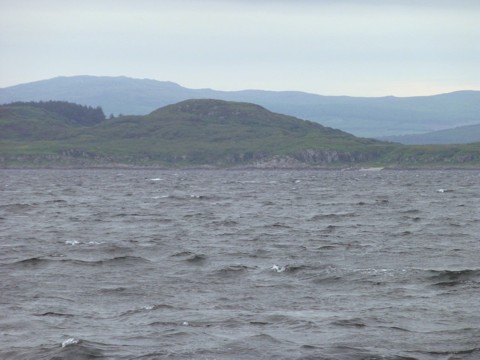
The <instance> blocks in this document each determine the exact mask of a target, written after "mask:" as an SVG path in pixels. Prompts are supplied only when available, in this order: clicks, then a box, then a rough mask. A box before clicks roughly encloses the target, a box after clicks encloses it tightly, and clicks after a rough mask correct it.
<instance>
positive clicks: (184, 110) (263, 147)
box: [0, 100, 391, 166]
mask: <svg viewBox="0 0 480 360" xmlns="http://www.w3.org/2000/svg"><path fill="white" fill-rule="evenodd" d="M15 109H16V110H15ZM3 110H5V111H3ZM0 114H3V115H2V117H0V123H2V124H5V123H8V124H11V123H15V124H16V125H17V127H16V128H13V130H11V131H10V133H9V134H8V136H4V137H3V140H2V141H0V154H1V161H2V162H3V163H4V164H7V165H8V164H14V163H22V162H27V163H37V164H42V163H43V164H46V163H47V164H48V163H51V164H67V163H71V164H82V165H88V164H93V165H99V164H110V163H121V164H133V165H160V166H192V165H194V166H196V165H215V166H234V165H245V164H254V163H259V162H260V163H261V162H269V161H273V162H275V161H277V160H278V159H281V161H283V162H285V161H286V162H289V163H290V165H291V166H299V165H301V164H313V165H331V164H354V163H357V162H366V161H370V160H374V159H375V158H376V157H378V156H379V154H382V153H383V152H385V151H386V150H387V149H389V148H390V147H391V145H390V144H387V143H384V142H380V141H377V140H372V139H362V138H357V137H355V136H353V135H351V134H348V133H345V132H343V131H340V130H335V129H331V128H328V127H324V126H322V125H320V124H318V123H314V122H310V121H304V120H300V119H296V118H294V117H291V116H286V115H281V114H275V113H272V112H270V111H268V110H266V109H265V108H263V107H261V106H258V105H254V104H249V103H240V102H226V101H221V100H187V101H183V102H180V103H178V104H174V105H169V106H166V107H163V108H160V109H158V110H156V111H153V112H152V113H150V114H148V115H145V116H120V117H116V118H112V119H108V120H105V121H102V122H99V123H97V124H94V125H91V126H83V127H78V126H75V125H74V124H71V123H70V124H69V123H68V121H65V119H64V118H62V117H61V116H59V114H56V113H51V115H50V116H49V115H48V113H45V110H44V109H39V108H37V107H34V106H25V105H24V104H21V105H6V106H5V105H4V106H1V107H0ZM39 123H41V124H43V127H42V126H40V127H39V126H37V124H39ZM32 124H34V125H35V126H32ZM30 126H32V130H31V131H30V132H28V131H25V128H28V127H30ZM15 129H19V130H18V131H17V133H15V132H14V131H15ZM36 131H37V133H36V135H35V132H36ZM45 134H50V136H46V135H45Z"/></svg>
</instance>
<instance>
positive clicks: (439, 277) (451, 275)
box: [427, 269, 480, 286]
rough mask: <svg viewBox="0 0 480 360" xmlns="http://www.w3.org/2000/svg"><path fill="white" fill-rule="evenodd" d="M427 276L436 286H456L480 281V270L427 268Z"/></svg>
mask: <svg viewBox="0 0 480 360" xmlns="http://www.w3.org/2000/svg"><path fill="white" fill-rule="evenodd" d="M427 274H428V276H427V278H428V280H429V281H431V282H433V285H434V286H456V285H460V284H464V283H467V282H480V270H478V269H462V270H427Z"/></svg>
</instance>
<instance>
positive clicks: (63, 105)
mask: <svg viewBox="0 0 480 360" xmlns="http://www.w3.org/2000/svg"><path fill="white" fill-rule="evenodd" d="M10 105H14V106H33V107H36V108H40V109H44V110H46V111H48V112H52V113H55V114H59V115H61V116H63V117H65V118H67V119H68V120H71V121H73V122H75V123H76V124H78V125H83V126H91V125H95V124H98V123H99V122H102V121H103V120H105V114H104V112H103V110H102V108H101V107H100V106H97V107H92V106H85V105H78V104H74V103H70V102H67V101H53V100H51V101H38V102H37V101H29V102H22V101H18V102H14V103H12V104H10Z"/></svg>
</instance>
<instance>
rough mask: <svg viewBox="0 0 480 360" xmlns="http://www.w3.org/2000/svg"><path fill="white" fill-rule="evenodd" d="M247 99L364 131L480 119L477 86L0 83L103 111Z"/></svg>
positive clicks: (34, 97) (5, 97) (17, 93)
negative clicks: (373, 93)
mask: <svg viewBox="0 0 480 360" xmlns="http://www.w3.org/2000/svg"><path fill="white" fill-rule="evenodd" d="M206 98H209V99H220V100H226V101H238V102H250V103H255V104H259V105H261V106H263V107H265V108H266V109H268V110H270V111H274V112H278V113H282V114H287V115H291V116H294V117H297V118H301V119H308V120H311V121H315V122H318V123H321V124H323V125H325V126H329V127H333V128H337V129H341V130H343V131H346V132H349V133H352V134H355V135H357V136H364V137H382V136H392V135H402V134H407V133H425V132H431V131H437V130H441V129H446V128H453V127H457V126H464V125H472V124H477V123H479V122H480V115H479V114H480V92H479V91H459V92H454V93H449V94H442V95H435V96H422V97H406V98H397V97H391V96H390V97H379V98H359V97H347V96H321V95H315V94H308V93H303V92H292V91H280V92H275V91H261V90H244V91H231V92H225V91H216V90H211V89H188V88H185V87H182V86H180V85H178V84H175V83H172V82H163V81H155V80H147V79H131V78H127V77H94V76H74V77H57V78H54V79H49V80H43V81H37V82H32V83H28V84H22V85H16V86H11V87H7V88H3V89H0V104H6V103H10V102H13V101H48V100H63V101H69V102H74V103H78V104H82V105H88V106H93V107H97V106H101V107H102V108H103V109H104V111H105V112H106V114H114V115H118V114H130V115H146V114H149V113H150V112H152V111H154V110H155V109H157V108H159V107H163V106H166V105H169V104H174V103H177V102H180V101H183V100H187V99H206Z"/></svg>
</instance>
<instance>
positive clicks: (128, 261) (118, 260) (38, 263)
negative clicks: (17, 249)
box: [2, 256, 150, 269]
mask: <svg viewBox="0 0 480 360" xmlns="http://www.w3.org/2000/svg"><path fill="white" fill-rule="evenodd" d="M59 263H60V264H61V263H63V264H72V265H79V266H101V265H115V266H125V265H133V264H138V263H150V260H148V259H145V258H143V257H139V256H118V257H114V258H110V259H101V260H95V261H88V260H78V259H51V258H39V257H32V258H28V259H23V260H19V261H16V262H13V263H9V264H3V265H2V266H6V267H13V268H16V269H39V268H45V267H47V266H50V265H54V264H59Z"/></svg>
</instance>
